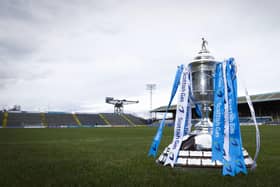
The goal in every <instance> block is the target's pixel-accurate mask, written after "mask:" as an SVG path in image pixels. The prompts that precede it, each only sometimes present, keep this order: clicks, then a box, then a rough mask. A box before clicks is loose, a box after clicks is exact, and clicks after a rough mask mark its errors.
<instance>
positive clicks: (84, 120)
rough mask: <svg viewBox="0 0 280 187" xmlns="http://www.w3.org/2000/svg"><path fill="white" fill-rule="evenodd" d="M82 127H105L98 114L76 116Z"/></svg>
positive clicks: (78, 114)
mask: <svg viewBox="0 0 280 187" xmlns="http://www.w3.org/2000/svg"><path fill="white" fill-rule="evenodd" d="M76 116H77V118H78V119H79V120H80V122H81V124H82V125H90V126H95V125H107V124H106V123H105V121H104V120H103V119H102V118H101V117H100V116H99V115H98V114H80V113H77V114H76Z"/></svg>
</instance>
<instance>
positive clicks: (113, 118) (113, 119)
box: [102, 113, 131, 126]
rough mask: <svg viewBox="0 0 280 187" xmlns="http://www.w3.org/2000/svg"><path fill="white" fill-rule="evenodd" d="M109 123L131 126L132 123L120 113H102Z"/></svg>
mask: <svg viewBox="0 0 280 187" xmlns="http://www.w3.org/2000/svg"><path fill="white" fill-rule="evenodd" d="M102 115H103V116H104V118H106V119H107V120H108V121H109V123H110V124H111V125H113V126H131V124H130V123H129V122H128V121H127V120H126V119H125V118H123V117H122V116H121V115H119V114H114V113H102Z"/></svg>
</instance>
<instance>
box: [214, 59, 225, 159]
mask: <svg viewBox="0 0 280 187" xmlns="http://www.w3.org/2000/svg"><path fill="white" fill-rule="evenodd" d="M224 90H225V89H224V79H223V65H222V63H218V64H217V65H216V70H215V77H214V112H213V134H212V160H218V161H220V162H223V156H224V121H225V118H224V100H225V93H224Z"/></svg>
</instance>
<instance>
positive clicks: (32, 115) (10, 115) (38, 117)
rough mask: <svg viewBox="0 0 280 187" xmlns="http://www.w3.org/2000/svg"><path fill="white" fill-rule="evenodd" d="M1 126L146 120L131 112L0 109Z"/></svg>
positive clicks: (118, 123)
mask: <svg viewBox="0 0 280 187" xmlns="http://www.w3.org/2000/svg"><path fill="white" fill-rule="evenodd" d="M0 121H1V127H2V128H5V127H8V128H44V127H45V128H61V127H99V126H104V127H108V126H124V127H126V126H135V125H144V124H145V120H144V119H141V118H139V117H136V116H133V115H131V114H121V115H119V114H114V113H99V114H92V113H91V114H89V113H75V114H74V113H64V112H46V113H45V112H26V111H8V112H4V111H0Z"/></svg>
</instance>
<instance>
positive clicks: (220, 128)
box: [212, 58, 247, 176]
mask: <svg viewBox="0 0 280 187" xmlns="http://www.w3.org/2000/svg"><path fill="white" fill-rule="evenodd" d="M214 80H215V82H214V86H215V92H214V115H213V116H214V119H213V122H214V124H213V134H212V160H218V161H221V162H222V163H223V175H231V176H234V175H236V174H238V173H240V172H242V173H244V174H246V173H247V169H246V166H245V162H244V156H243V152H242V140H241V132H240V124H239V119H238V108H237V82H236V69H235V63H234V59H233V58H230V59H228V60H226V61H225V62H224V63H222V64H221V63H219V64H217V66H216V72H215V79H214ZM222 147H223V150H222V149H221V148H222Z"/></svg>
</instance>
